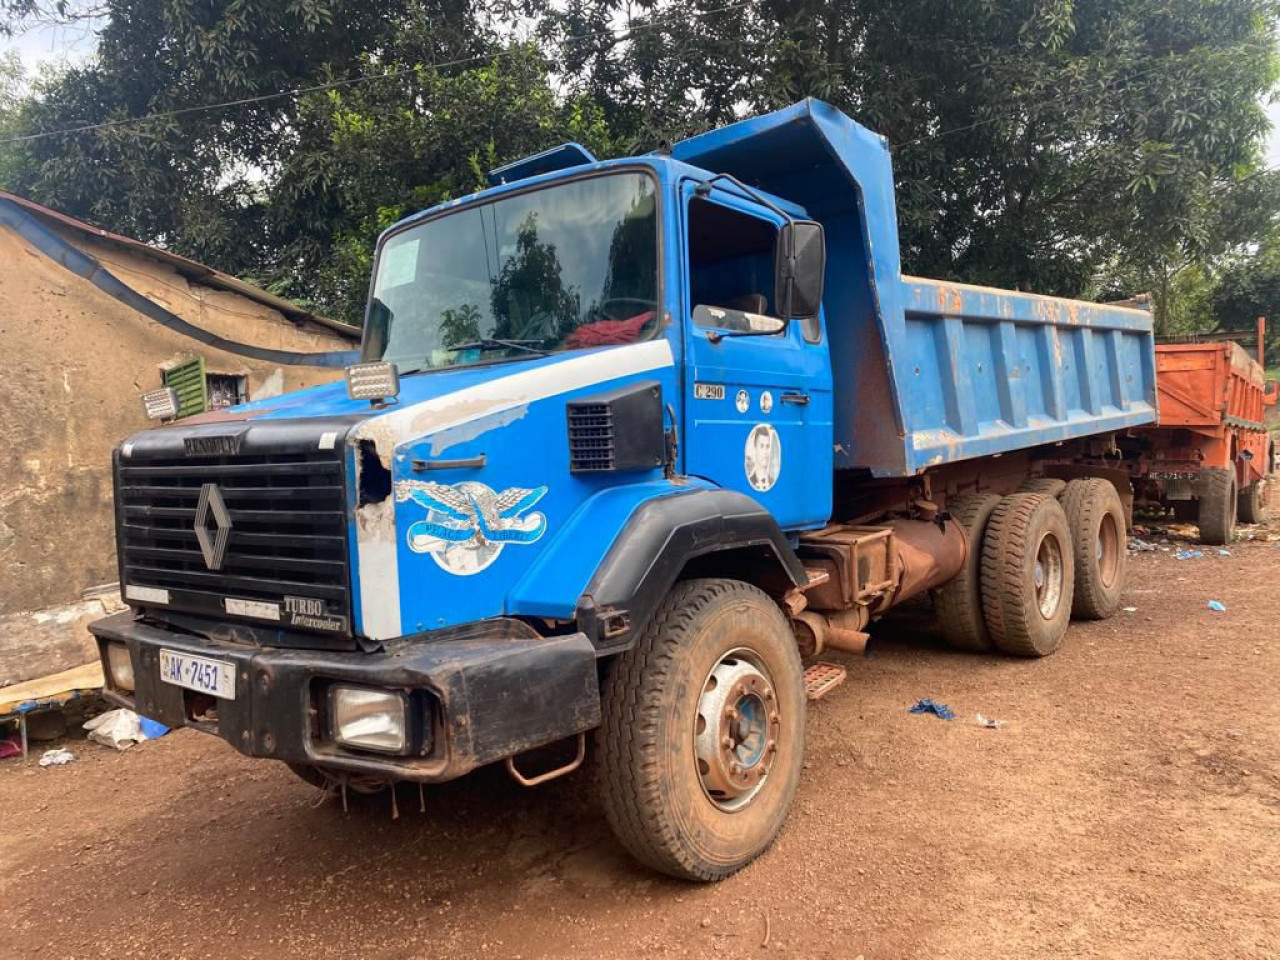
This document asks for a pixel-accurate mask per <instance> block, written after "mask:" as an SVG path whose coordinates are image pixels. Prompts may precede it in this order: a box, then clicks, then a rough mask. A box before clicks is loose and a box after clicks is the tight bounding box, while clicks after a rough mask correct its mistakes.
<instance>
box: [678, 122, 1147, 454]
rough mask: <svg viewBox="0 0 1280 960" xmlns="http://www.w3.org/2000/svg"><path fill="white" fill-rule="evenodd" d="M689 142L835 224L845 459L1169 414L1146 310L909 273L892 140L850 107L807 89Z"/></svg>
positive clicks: (1018, 440)
mask: <svg viewBox="0 0 1280 960" xmlns="http://www.w3.org/2000/svg"><path fill="white" fill-rule="evenodd" d="M673 154H674V156H675V157H676V158H677V159H679V160H683V161H686V162H688V163H691V164H695V165H697V166H699V167H701V168H703V169H705V170H711V171H714V172H717V173H720V172H723V173H730V174H733V175H734V176H736V177H738V178H739V179H741V180H742V181H744V182H746V183H748V184H751V185H752V186H755V187H757V188H760V189H763V190H766V191H768V192H770V193H773V194H775V195H777V196H779V197H782V198H784V199H786V200H790V201H792V202H794V203H797V204H799V205H801V206H803V207H804V209H805V210H806V211H807V212H808V214H809V215H810V216H812V217H813V218H814V219H816V220H818V221H820V222H821V223H822V224H823V226H824V227H825V229H826V236H827V284H826V294H825V299H824V301H823V308H824V313H825V317H826V324H827V332H828V336H829V337H830V342H831V359H832V366H833V374H834V380H835V391H836V398H835V450H836V466H837V467H838V468H861V469H867V470H870V471H871V472H872V473H873V474H874V475H876V476H903V475H910V474H914V473H918V472H920V471H922V470H924V469H927V468H928V467H930V466H933V465H936V464H940V463H945V462H949V461H954V460H963V459H967V458H970V457H980V456H988V455H992V454H998V453H1007V452H1009V451H1012V450H1018V449H1023V448H1027V447H1035V446H1040V445H1042V444H1048V443H1054V442H1057V441H1060V440H1068V439H1072V438H1075V437H1083V436H1088V435H1090V434H1096V433H1105V432H1108V431H1113V430H1120V429H1125V428H1128V427H1133V426H1138V425H1142V424H1147V423H1153V422H1154V421H1155V419H1156V384H1155V356H1154V340H1153V338H1152V333H1151V318H1150V316H1149V315H1148V314H1146V313H1145V312H1143V311H1140V310H1131V309H1127V308H1123V307H1114V306H1104V305H1100V304H1093V303H1081V302H1077V301H1071V300H1061V299H1056V298H1053V297H1041V296H1033V295H1031V294H1025V293H1011V292H1005V291H1000V290H991V289H987V288H983V287H972V286H965V285H962V284H948V283H940V282H938V281H934V280H921V279H916V278H912V277H904V276H902V272H901V261H900V257H899V250H898V224H897V209H896V206H895V197H894V188H893V170H892V165H891V163H890V157H889V146H888V143H887V141H886V140H885V139H884V138H883V137H880V136H878V135H877V134H874V133H872V132H871V131H870V130H867V129H866V128H865V127H863V126H861V125H859V124H857V123H855V122H854V121H852V120H850V119H849V118H848V117H846V116H845V115H844V114H842V113H840V111H838V110H836V109H835V108H834V107H831V106H829V105H828V104H825V103H822V102H821V101H817V100H806V101H804V102H802V103H799V104H796V105H795V106H793V107H788V108H787V109H785V110H780V111H778V112H776V113H772V114H768V115H766V116H763V117H757V118H754V119H751V120H744V121H742V122H740V123H735V124H732V125H731V126H728V127H724V128H721V129H719V130H714V131H712V132H710V133H706V134H703V135H701V136H698V137H693V138H691V139H689V140H685V141H682V142H681V143H678V144H676V145H675V147H674V148H673Z"/></svg>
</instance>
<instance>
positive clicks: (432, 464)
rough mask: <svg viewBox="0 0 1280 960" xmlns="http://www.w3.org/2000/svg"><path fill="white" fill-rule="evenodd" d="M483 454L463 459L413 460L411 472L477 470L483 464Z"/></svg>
mask: <svg viewBox="0 0 1280 960" xmlns="http://www.w3.org/2000/svg"><path fill="white" fill-rule="evenodd" d="M484 463H485V456H484V454H483V453H482V454H480V455H479V456H477V457H468V458H467V459H465V460H414V461H413V472H414V473H422V472H424V471H426V470H478V469H480V468H481V467H483V466H484Z"/></svg>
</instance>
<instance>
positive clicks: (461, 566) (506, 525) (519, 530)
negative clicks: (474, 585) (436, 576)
mask: <svg viewBox="0 0 1280 960" xmlns="http://www.w3.org/2000/svg"><path fill="white" fill-rule="evenodd" d="M546 493H547V488H546V487H534V488H532V489H528V488H525V487H508V488H507V489H506V490H503V491H502V492H501V493H497V492H495V491H494V490H493V489H492V488H491V487H487V486H485V485H484V484H483V483H477V482H476V481H473V480H465V481H463V482H462V483H455V484H443V483H431V482H429V481H423V480H401V481H399V482H397V483H396V503H404V502H405V501H408V500H412V501H413V502H414V503H416V504H417V505H418V506H420V507H423V508H424V509H425V510H426V511H427V515H426V518H425V519H422V520H418V521H416V522H414V523H412V524H410V525H409V530H408V533H407V535H406V539H407V540H408V543H409V549H410V550H412V551H413V552H414V553H426V554H429V555H430V556H431V559H432V560H434V561H435V562H436V564H437V565H439V567H440V568H441V569H442V570H444V571H446V572H448V573H452V574H454V575H455V576H459V577H469V576H471V575H472V574H475V573H479V572H480V571H481V570H484V569H485V568H486V567H488V566H489V565H490V564H492V563H493V562H494V561H495V560H497V559H498V555H499V554H501V553H502V548H503V547H505V546H506V545H507V544H509V543H515V544H528V543H533V542H535V541H536V540H538V539H540V538H541V537H542V535H543V534H544V533H546V531H547V518H546V515H545V514H543V513H540V512H536V511H535V512H532V513H530V512H529V511H530V510H532V509H533V507H534V505H535V504H537V502H538V501H539V500H541V499H542V498H543V497H544V496H545V495H546Z"/></svg>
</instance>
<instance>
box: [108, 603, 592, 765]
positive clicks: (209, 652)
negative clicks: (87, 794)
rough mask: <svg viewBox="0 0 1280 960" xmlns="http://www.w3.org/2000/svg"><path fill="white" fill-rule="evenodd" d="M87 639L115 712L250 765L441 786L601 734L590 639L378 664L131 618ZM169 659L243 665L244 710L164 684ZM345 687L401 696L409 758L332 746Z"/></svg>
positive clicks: (480, 648)
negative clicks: (219, 743)
mask: <svg viewBox="0 0 1280 960" xmlns="http://www.w3.org/2000/svg"><path fill="white" fill-rule="evenodd" d="M89 629H90V631H91V632H92V633H93V635H94V636H95V637H96V638H97V640H98V650H99V654H100V655H101V657H102V661H103V669H104V671H105V672H106V675H107V687H106V689H105V690H104V694H105V696H106V697H107V699H108V700H110V701H112V702H113V703H116V704H119V705H121V706H125V707H128V708H130V709H132V710H136V711H137V712H139V713H141V714H143V715H145V716H148V717H151V718H152V719H155V720H159V721H160V722H161V723H164V724H167V725H168V726H171V727H178V726H190V727H195V728H197V729H200V730H203V731H205V732H207V733H213V734H216V735H217V736H219V737H221V738H222V739H223V740H225V741H227V743H229V744H231V745H232V746H233V747H235V748H236V749H237V750H239V751H240V752H241V753H243V754H245V755H247V756H251V757H270V758H272V759H275V760H283V761H286V762H288V763H295V764H311V765H316V766H321V767H326V768H328V769H331V770H343V771H348V772H351V773H359V774H368V775H372V776H378V777H386V778H389V779H405V780H416V781H420V782H424V783H435V782H440V781H444V780H452V779H454V778H455V777H459V776H462V775H463V774H464V773H467V772H468V771H470V770H473V769H475V768H476V767H479V766H482V765H484V764H486V763H492V762H494V761H496V760H502V759H504V758H506V757H510V756H515V755H516V754H519V753H523V752H524V751H526V750H531V749H533V748H535V747H539V746H542V745H544V744H548V743H553V742H555V741H557V740H562V739H564V738H565V737H570V736H573V735H575V734H578V733H582V732H584V731H586V730H590V729H591V728H593V727H596V726H598V725H599V723H600V689H599V683H598V679H597V672H596V654H595V649H594V647H593V646H592V644H591V642H590V641H589V640H588V639H587V638H586V636H585V635H583V634H581V633H574V634H569V635H566V636H557V637H542V636H539V635H538V634H537V633H535V632H534V631H533V630H532V628H530V627H529V626H528V625H526V624H524V623H521V622H519V621H515V620H492V621H483V622H481V623H476V624H472V625H470V626H469V627H466V628H463V629H460V630H455V631H450V633H449V634H448V635H446V636H441V637H430V638H425V639H417V640H405V641H401V642H399V643H398V644H394V645H392V646H391V647H390V648H389V649H388V650H386V651H385V652H381V653H363V652H358V651H337V652H334V651H324V650H296V649H279V648H270V647H251V646H244V645H238V644H236V645H233V644H227V643H222V642H219V641H217V640H213V639H209V638H206V637H202V636H197V635H194V634H191V633H185V632H181V633H180V632H177V631H174V630H171V629H167V628H165V627H163V626H158V625H155V624H152V623H148V622H146V621H144V620H141V619H139V618H138V617H137V615H136V614H134V613H133V612H131V611H126V612H125V613H120V614H116V615H115V616H112V617H108V618H106V619H105V620H99V621H98V622H96V623H94V624H92V625H91V626H90V627H89ZM111 642H115V643H123V644H125V645H126V646H127V647H128V648H129V655H130V659H131V661H132V663H133V673H134V687H135V689H134V691H133V693H127V692H124V691H121V690H117V689H113V688H112V681H111V674H110V670H109V669H108V667H107V661H106V645H107V644H108V643H111ZM161 648H164V649H166V650H173V651H176V652H178V653H186V654H190V655H194V656H200V657H207V658H211V659H215V660H222V661H227V662H231V663H234V665H235V668H236V670H235V674H236V684H235V699H234V700H225V699H218V700H214V699H213V698H211V697H208V696H205V695H203V694H195V693H192V692H191V691H188V690H186V689H184V688H183V687H178V686H174V685H172V684H169V683H165V682H163V681H161V679H160V650H161ZM335 682H343V683H353V684H362V685H365V686H370V687H378V688H381V689H388V690H400V691H405V692H406V693H407V694H408V695H409V698H410V702H411V704H412V709H411V711H410V716H411V718H412V719H413V723H414V729H413V730H412V731H411V738H410V743H411V746H410V750H411V753H410V754H407V755H397V756H388V755H384V754H375V753H368V752H364V751H358V750H351V749H348V748H345V747H341V746H339V745H338V744H336V743H335V742H334V741H333V739H332V738H331V736H330V735H329V718H328V717H327V715H326V713H327V706H326V704H327V699H328V698H327V696H326V693H327V690H328V688H329V687H330V686H331V685H332V684H334V683H335ZM211 708H212V709H213V712H212V713H210V709H211Z"/></svg>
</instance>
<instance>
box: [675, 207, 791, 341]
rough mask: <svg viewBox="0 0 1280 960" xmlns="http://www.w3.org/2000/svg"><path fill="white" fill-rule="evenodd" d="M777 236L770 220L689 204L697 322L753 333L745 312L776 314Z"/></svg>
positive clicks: (693, 304)
mask: <svg viewBox="0 0 1280 960" xmlns="http://www.w3.org/2000/svg"><path fill="white" fill-rule="evenodd" d="M777 236H778V230H777V228H776V227H775V226H774V225H773V224H772V223H770V222H769V221H767V220H762V219H760V218H759V217H753V216H751V215H750V214H745V213H740V212H738V211H737V210H733V209H731V208H729V207H726V206H722V205H721V204H718V203H714V202H712V201H710V200H704V199H702V198H700V197H695V198H694V199H692V200H691V201H690V202H689V299H690V303H689V308H690V310H691V312H692V314H693V319H694V323H696V324H698V325H699V326H716V327H720V328H721V329H733V328H734V327H736V326H737V325H738V324H744V325H745V326H744V329H750V320H749V319H748V318H747V317H744V316H743V315H744V314H745V315H751V314H756V315H766V316H774V315H775V314H774V310H775V305H774V303H773V271H774V263H773V258H774V244H775V242H776V240H777ZM698 307H709V308H712V309H709V310H705V309H704V310H699V309H697V308H698Z"/></svg>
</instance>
